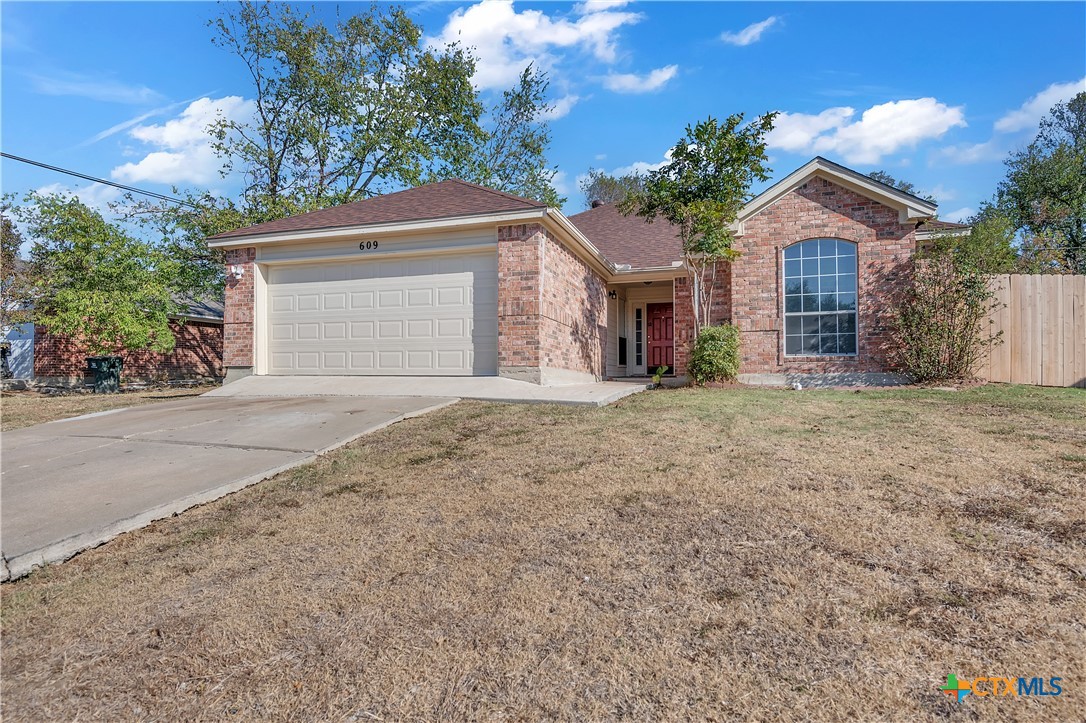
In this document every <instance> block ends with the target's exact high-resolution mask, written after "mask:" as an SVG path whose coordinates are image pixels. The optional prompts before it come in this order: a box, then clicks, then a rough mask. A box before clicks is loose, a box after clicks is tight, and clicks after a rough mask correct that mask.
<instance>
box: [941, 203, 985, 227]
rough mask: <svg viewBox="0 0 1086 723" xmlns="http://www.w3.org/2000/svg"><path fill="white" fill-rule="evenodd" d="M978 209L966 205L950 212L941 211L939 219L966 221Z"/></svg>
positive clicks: (952, 221)
mask: <svg viewBox="0 0 1086 723" xmlns="http://www.w3.org/2000/svg"><path fill="white" fill-rule="evenodd" d="M976 212H977V211H976V209H973V208H970V207H969V206H964V207H962V208H959V209H957V210H956V211H950V212H949V213H940V214H939V219H940V220H942V221H950V222H951V223H965V221H966V220H967V219H968V218H969V217H971V216H972V215H973V214H975V213H976Z"/></svg>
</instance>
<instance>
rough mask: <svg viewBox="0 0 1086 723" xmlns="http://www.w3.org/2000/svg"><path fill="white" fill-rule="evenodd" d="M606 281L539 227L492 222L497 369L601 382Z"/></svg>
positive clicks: (535, 377) (545, 379)
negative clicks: (494, 234)
mask: <svg viewBox="0 0 1086 723" xmlns="http://www.w3.org/2000/svg"><path fill="white" fill-rule="evenodd" d="M606 345H607V284H606V282H605V281H604V279H603V278H602V277H601V276H600V275H599V274H598V273H596V271H594V270H593V269H592V268H591V267H590V266H589V265H588V264H587V263H585V262H584V261H582V260H581V259H580V258H578V257H577V256H576V255H575V254H574V253H573V252H572V251H570V250H569V249H568V248H566V247H565V246H564V245H563V244H562V243H561V242H559V241H558V240H557V239H556V238H554V236H553V235H552V234H551V233H550V232H549V231H548V230H547V229H546V228H544V227H543V226H542V225H540V224H516V225H512V226H500V227H498V374H499V375H500V376H506V377H511V378H516V379H523V380H526V381H532V382H535V383H542V384H547V383H560V382H573V381H585V380H592V379H602V378H603V376H604V373H605V369H604V364H605V359H606Z"/></svg>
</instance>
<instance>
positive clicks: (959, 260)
mask: <svg viewBox="0 0 1086 723" xmlns="http://www.w3.org/2000/svg"><path fill="white" fill-rule="evenodd" d="M996 306H997V303H996V301H995V297H994V296H993V294H992V291H991V289H990V288H989V285H988V277H987V276H986V275H985V274H984V273H982V272H981V271H980V270H979V269H978V268H977V266H976V265H975V264H974V263H971V262H970V261H968V260H967V259H965V258H964V257H962V256H961V255H959V254H956V253H954V251H953V250H949V249H948V250H936V251H934V252H933V253H930V254H927V255H925V256H923V257H918V258H916V259H915V260H914V261H913V262H912V267H911V273H910V277H909V282H908V284H907V286H906V290H905V295H904V298H903V300H902V303H901V305H900V306H899V307H898V308H897V310H896V311H895V313H894V315H893V319H892V323H891V326H892V327H893V334H892V335H891V339H892V341H891V346H890V349H889V351H890V360H891V362H892V363H894V364H895V365H896V366H898V367H900V368H901V370H902V371H904V372H905V373H906V374H908V375H909V376H910V377H912V379H914V380H915V381H918V382H929V381H940V380H951V379H968V378H971V377H972V376H973V373H974V371H975V370H976V367H977V363H978V362H979V361H980V359H981V357H982V355H983V354H984V351H985V349H986V348H987V346H988V345H989V344H990V343H992V342H994V341H997V340H998V338H999V334H995V335H993V334H992V333H991V330H990V322H989V320H988V317H989V314H990V312H991V311H992V309H994V308H995V307H996ZM1000 333H1002V332H1000Z"/></svg>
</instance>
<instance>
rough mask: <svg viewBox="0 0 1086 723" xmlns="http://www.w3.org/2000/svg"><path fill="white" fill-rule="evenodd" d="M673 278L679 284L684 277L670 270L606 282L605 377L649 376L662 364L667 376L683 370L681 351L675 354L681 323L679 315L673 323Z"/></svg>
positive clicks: (674, 288)
mask: <svg viewBox="0 0 1086 723" xmlns="http://www.w3.org/2000/svg"><path fill="white" fill-rule="evenodd" d="M676 281H678V282H679V284H680V285H682V284H683V283H684V282H685V278H683V279H678V280H676V279H675V278H674V275H673V274H672V275H670V276H662V275H661V276H659V277H658V278H644V279H636V280H629V281H625V280H624V281H623V282H616V283H612V284H609V285H608V287H607V378H609V379H618V378H637V377H651V376H652V375H653V374H655V373H656V370H657V369H658V368H659V367H662V366H665V367H667V368H668V369H667V372H666V374H667V375H668V376H675V375H679V376H681V375H683V374H684V373H685V363H683V359H682V358H681V357H682V356H683V354H681V353H680V354H678V355H677V354H676V351H677V345H676V338H677V334H676V330H677V329H679V328H681V325H682V319H681V318H680V319H679V325H678V326H677V325H676V316H677V314H676V307H677V306H678V304H677V303H676V296H675V293H676ZM686 315H688V314H685V315H684V314H683V313H682V312H680V314H679V316H680V317H683V316H686ZM679 336H682V335H681V334H680V335H679ZM676 362H679V363H678V364H677V363H676ZM679 367H682V368H679Z"/></svg>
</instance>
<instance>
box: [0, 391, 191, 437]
mask: <svg viewBox="0 0 1086 723" xmlns="http://www.w3.org/2000/svg"><path fill="white" fill-rule="evenodd" d="M212 388H213V387H210V386H207V387H186V388H163V389H145V390H140V391H132V392H119V393H117V394H89V393H84V392H73V393H71V394H41V393H39V392H33V391H12V392H4V393H3V396H0V430H3V431H8V430H11V429H19V428H20V427H30V426H32V425H35V424H43V423H45V422H53V421H56V420H58V419H67V418H68V417H78V416H79V415H81V414H90V413H92V412H104V411H107V410H109V409H120V408H122V407H136V406H140V405H143V404H154V403H155V402H164V401H169V400H171V399H182V398H184V397H196V396H199V395H201V394H203V393H204V392H207V391H210V390H211V389H212Z"/></svg>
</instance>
